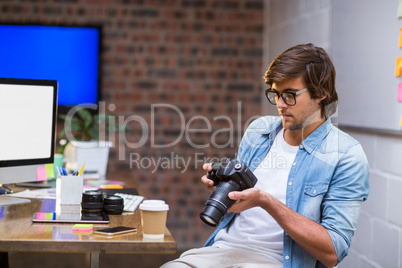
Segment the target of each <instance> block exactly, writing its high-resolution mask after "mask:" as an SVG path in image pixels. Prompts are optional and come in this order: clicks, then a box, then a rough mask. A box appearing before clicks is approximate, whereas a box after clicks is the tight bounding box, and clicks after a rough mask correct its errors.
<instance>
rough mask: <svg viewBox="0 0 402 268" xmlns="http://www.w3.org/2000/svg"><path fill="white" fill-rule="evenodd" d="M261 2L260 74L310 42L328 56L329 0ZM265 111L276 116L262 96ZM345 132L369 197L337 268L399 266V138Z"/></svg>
mask: <svg viewBox="0 0 402 268" xmlns="http://www.w3.org/2000/svg"><path fill="white" fill-rule="evenodd" d="M264 3H265V7H264V8H265V14H266V15H265V17H266V19H265V26H266V27H265V31H264V32H265V37H264V40H265V47H264V50H265V51H264V63H265V66H263V68H264V71H265V70H266V69H267V67H268V66H269V63H270V62H271V61H272V60H273V59H274V57H276V56H277V55H278V54H279V53H280V52H282V51H283V50H285V49H286V48H288V47H290V46H293V45H296V44H299V43H309V42H311V43H313V44H315V45H317V46H321V47H323V48H324V49H325V50H326V51H327V52H328V53H329V54H331V38H332V31H331V28H332V26H331V22H332V0H265V2H264ZM395 12H396V11H395ZM335 67H336V66H335ZM368 79H370V77H368ZM372 79H375V78H374V77H373V78H372ZM339 101H342V100H341V99H340V100H339ZM263 107H264V108H263V113H265V114H267V113H268V114H277V112H276V109H275V107H270V106H269V104H268V103H267V102H266V100H265V98H264V99H263ZM384 116H386V111H384ZM346 132H348V133H349V134H351V135H352V136H353V137H355V138H356V139H357V140H359V141H360V142H361V144H362V146H363V148H364V150H365V152H366V155H367V158H368V160H369V164H370V196H369V199H368V200H367V202H365V203H364V204H363V207H362V211H361V215H360V219H359V223H358V229H357V231H356V233H355V236H354V237H353V239H352V246H351V248H350V253H349V256H347V257H346V258H345V259H344V261H343V262H342V263H341V264H340V265H339V266H338V267H340V268H347V267H349V268H370V267H383V268H393V267H402V257H401V256H402V135H400V136H398V135H389V134H381V133H367V132H362V131H356V130H354V131H347V130H346Z"/></svg>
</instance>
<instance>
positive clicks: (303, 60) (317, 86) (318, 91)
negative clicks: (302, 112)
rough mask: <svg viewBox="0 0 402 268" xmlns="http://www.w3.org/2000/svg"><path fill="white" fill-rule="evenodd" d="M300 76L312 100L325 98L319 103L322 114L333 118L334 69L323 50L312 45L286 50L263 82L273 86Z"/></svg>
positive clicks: (334, 105) (335, 103)
mask: <svg viewBox="0 0 402 268" xmlns="http://www.w3.org/2000/svg"><path fill="white" fill-rule="evenodd" d="M300 76H301V77H302V79H303V82H304V83H305V85H306V87H307V89H308V91H309V92H310V95H311V98H313V99H318V98H322V97H325V99H323V100H322V101H321V102H320V106H321V114H322V115H325V117H329V116H331V115H332V114H334V113H335V111H336V106H337V103H338V94H337V93H336V89H335V76H336V74H335V67H334V65H333V64H332V61H331V59H330V58H329V56H328V54H327V53H326V52H325V50H324V49H322V48H320V47H316V46H314V45H313V44H311V43H310V44H301V45H297V46H294V47H291V48H288V49H287V50H285V51H284V52H283V53H282V54H280V55H279V56H278V57H277V58H276V59H275V60H274V61H273V62H272V63H271V65H270V66H269V68H268V70H267V72H266V73H265V76H264V79H265V83H266V84H268V85H270V86H272V84H273V83H283V82H286V81H287V80H290V79H295V78H298V77H300Z"/></svg>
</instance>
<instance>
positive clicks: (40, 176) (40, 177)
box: [36, 166, 47, 181]
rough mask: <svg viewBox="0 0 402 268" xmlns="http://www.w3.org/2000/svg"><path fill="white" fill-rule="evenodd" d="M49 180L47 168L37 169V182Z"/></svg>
mask: <svg viewBox="0 0 402 268" xmlns="http://www.w3.org/2000/svg"><path fill="white" fill-rule="evenodd" d="M46 179H47V174H46V167H45V166H40V167H38V168H37V169H36V180H37V181H45V180H46Z"/></svg>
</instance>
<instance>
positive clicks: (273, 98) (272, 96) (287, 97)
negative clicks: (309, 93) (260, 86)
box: [265, 88, 307, 106]
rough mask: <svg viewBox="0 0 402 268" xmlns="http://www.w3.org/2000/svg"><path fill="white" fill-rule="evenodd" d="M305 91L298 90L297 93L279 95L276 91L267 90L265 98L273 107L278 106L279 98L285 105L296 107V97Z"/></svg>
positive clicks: (286, 92)
mask: <svg viewBox="0 0 402 268" xmlns="http://www.w3.org/2000/svg"><path fill="white" fill-rule="evenodd" d="M306 90H307V88H305V89H302V90H299V91H297V92H291V91H284V92H282V93H279V92H278V91H276V90H273V89H271V88H268V89H267V90H265V96H266V97H267V99H268V101H269V102H270V103H271V104H273V105H276V104H278V100H279V97H281V98H282V100H283V101H284V102H285V103H286V104H287V105H289V106H294V105H296V96H297V95H299V94H301V93H303V92H304V91H306Z"/></svg>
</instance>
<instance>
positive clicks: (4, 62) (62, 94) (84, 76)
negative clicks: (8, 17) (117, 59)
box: [0, 24, 101, 111]
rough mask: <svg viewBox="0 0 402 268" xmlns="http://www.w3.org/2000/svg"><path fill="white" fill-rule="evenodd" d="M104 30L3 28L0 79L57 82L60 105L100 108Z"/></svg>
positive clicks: (16, 26)
mask: <svg viewBox="0 0 402 268" xmlns="http://www.w3.org/2000/svg"><path fill="white" fill-rule="evenodd" d="M100 42H101V28H100V27H93V26H55V25H34V24H30V25H26V24H24V25H21V24H18V25H17V24H0V51H1V57H0V77H3V78H28V79H46V80H57V81H58V83H59V95H58V105H59V107H60V108H62V109H61V110H62V111H63V110H65V111H66V110H67V109H63V107H67V108H69V107H72V106H76V105H81V104H86V105H88V104H91V105H94V106H95V105H97V104H98V101H99V92H100V75H99V70H100Z"/></svg>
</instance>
